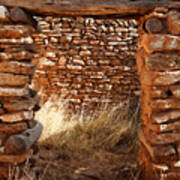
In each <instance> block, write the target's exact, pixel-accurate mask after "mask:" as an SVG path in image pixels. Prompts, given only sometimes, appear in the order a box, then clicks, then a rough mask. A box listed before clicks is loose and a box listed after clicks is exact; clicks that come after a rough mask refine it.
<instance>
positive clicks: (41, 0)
mask: <svg viewBox="0 0 180 180" xmlns="http://www.w3.org/2000/svg"><path fill="white" fill-rule="evenodd" d="M0 5H5V6H9V7H22V8H24V9H26V10H28V11H30V12H33V13H35V14H44V15H113V14H116V15H132V14H145V13H147V12H149V11H151V10H152V9H154V8H156V7H165V8H180V1H178V0H177V1H176V0H158V1H157V0H0Z"/></svg>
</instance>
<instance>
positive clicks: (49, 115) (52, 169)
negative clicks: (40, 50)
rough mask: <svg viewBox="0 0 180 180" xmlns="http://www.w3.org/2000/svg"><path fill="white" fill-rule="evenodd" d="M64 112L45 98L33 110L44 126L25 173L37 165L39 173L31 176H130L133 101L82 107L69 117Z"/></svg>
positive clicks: (135, 117)
mask: <svg viewBox="0 0 180 180" xmlns="http://www.w3.org/2000/svg"><path fill="white" fill-rule="evenodd" d="M66 112H67V111H66V103H62V101H61V100H58V99H56V101H55V100H54V98H51V99H50V100H49V101H48V102H47V103H46V104H45V105H44V106H43V107H42V108H41V110H40V111H39V112H38V113H37V114H36V119H37V120H39V121H40V122H41V123H42V124H43V126H44V130H43V133H42V136H41V138H40V141H39V143H40V145H39V154H38V155H36V156H34V157H32V159H34V160H33V161H34V162H35V163H34V164H33V165H31V166H34V167H33V168H32V169H31V170H30V172H31V174H32V172H33V169H34V168H35V169H37V167H38V169H39V170H38V171H39V174H41V176H36V178H35V179H39V180H50V179H53V180H55V179H57V180H58V179H61V178H62V177H65V176H68V177H69V179H70V180H71V179H73V180H74V179H78V180H80V179H81V178H82V179H83V180H86V179H88V178H89V177H90V176H92V177H94V176H95V177H94V178H95V179H99V180H109V179H112V180H116V179H118V180H121V179H122V180H131V179H134V174H135V172H136V170H137V167H138V164H137V154H138V146H137V145H138V140H137V129H138V122H139V103H138V102H135V103H134V105H132V104H129V103H124V104H122V103H121V104H119V105H116V106H111V107H108V106H105V107H104V108H101V111H97V112H94V113H93V114H92V113H91V114H86V113H84V112H83V111H82V112H81V113H80V114H74V115H72V116H71V117H70V116H67V113H66ZM47 147H48V148H47ZM43 162H45V164H46V166H45V167H46V168H45V170H44V165H45V164H44V163H43ZM62 166H63V167H62ZM36 173H37V172H36ZM42 174H43V176H42ZM34 176H35V175H34ZM77 176H78V178H77ZM31 177H33V176H31ZM80 177H81V178H80ZM35 179H34V178H33V179H31V180H35ZM62 179H63V178H62Z"/></svg>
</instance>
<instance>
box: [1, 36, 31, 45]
mask: <svg viewBox="0 0 180 180" xmlns="http://www.w3.org/2000/svg"><path fill="white" fill-rule="evenodd" d="M33 42H34V41H33V39H32V38H31V37H25V38H19V39H14V38H8V39H6V38H3V39H0V43H2V44H33Z"/></svg>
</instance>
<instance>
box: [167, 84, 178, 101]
mask: <svg viewBox="0 0 180 180" xmlns="http://www.w3.org/2000/svg"><path fill="white" fill-rule="evenodd" d="M169 89H170V90H171V93H172V95H173V97H175V98H177V99H180V85H176V86H171V87H169Z"/></svg>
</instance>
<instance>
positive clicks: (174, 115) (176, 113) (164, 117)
mask: <svg viewBox="0 0 180 180" xmlns="http://www.w3.org/2000/svg"><path fill="white" fill-rule="evenodd" d="M178 118H180V110H170V111H166V112H160V113H154V114H153V115H152V123H156V124H162V123H168V122H171V121H174V120H176V119H178ZM179 123H180V122H175V124H177V125H179ZM175 124H174V125H175ZM163 125H164V126H163ZM172 125H173V123H171V124H162V130H163V127H164V128H165V129H166V128H167V127H168V126H172ZM159 127H160V126H159Z"/></svg>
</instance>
